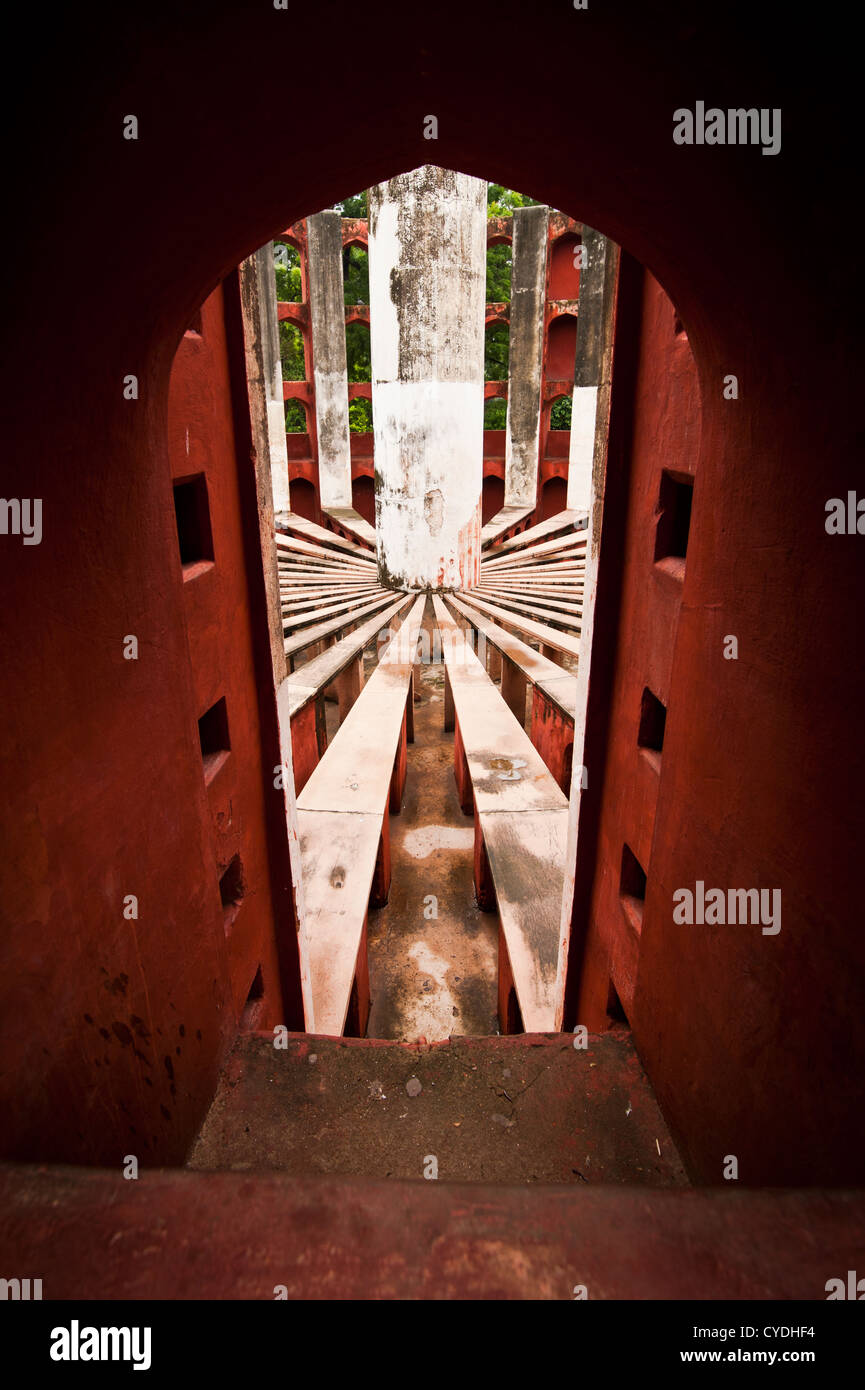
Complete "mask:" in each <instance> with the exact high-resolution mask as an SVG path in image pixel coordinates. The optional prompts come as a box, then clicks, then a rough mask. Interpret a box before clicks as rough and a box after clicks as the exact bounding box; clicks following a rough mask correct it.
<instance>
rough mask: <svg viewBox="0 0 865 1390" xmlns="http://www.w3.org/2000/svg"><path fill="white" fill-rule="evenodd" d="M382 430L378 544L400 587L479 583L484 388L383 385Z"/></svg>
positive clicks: (377, 405) (377, 414)
mask: <svg viewBox="0 0 865 1390" xmlns="http://www.w3.org/2000/svg"><path fill="white" fill-rule="evenodd" d="M373 411H374V419H375V424H376V431H375V433H376V439H375V451H376V452H375V460H376V472H377V474H378V487H377V489H376V499H375V512H376V539H377V546H378V552H379V556H380V558H381V557H383V558H384V563H385V566H386V571H385V573H386V576H388V577H389V579H390V582H392V583H394V584H398V587H400V588H410V589H414V588H420V589H422V588H427V587H432V588H445V589H459V588H467V587H470V586H472V585H473V584H474V583H476V582H477V579H478V577H479V575H478V572H477V571H478V556H479V554H480V495H481V487H482V483H483V443H484V416H483V387H482V386H481V387H480V389H478V387H477V386H475V385H474V384H473V383H471V382H458V381H456V382H454V381H439V382H410V381H393V382H381V383H379V386H378V393H377V395H376V396H375V399H374V405H373Z"/></svg>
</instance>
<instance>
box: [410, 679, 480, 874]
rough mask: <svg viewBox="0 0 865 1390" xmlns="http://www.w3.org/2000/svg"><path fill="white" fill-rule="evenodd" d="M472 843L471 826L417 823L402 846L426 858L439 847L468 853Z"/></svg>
mask: <svg viewBox="0 0 865 1390" xmlns="http://www.w3.org/2000/svg"><path fill="white" fill-rule="evenodd" d="M435 698H436V697H435V696H433V699H435ZM474 843H475V832H474V830H473V828H472V827H471V826H469V828H468V829H467V830H463V829H461V828H460V827H459V826H455V825H419V826H418V827H417V829H416V830H409V831H407V832H406V834H405V836H404V838H403V842H402V847H403V849H404V850H405V851H406V853H407V854H410V855H411V857H412V858H413V859H428V858H429V856H430V855H431V854H435V853H436V851H437V850H440V849H444V850H464V851H465V852H466V853H470V852H471V851H472V850H473V849H474Z"/></svg>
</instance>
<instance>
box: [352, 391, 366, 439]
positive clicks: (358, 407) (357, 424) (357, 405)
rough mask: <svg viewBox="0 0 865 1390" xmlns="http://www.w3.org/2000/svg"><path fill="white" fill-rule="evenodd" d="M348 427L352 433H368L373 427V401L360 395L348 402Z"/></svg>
mask: <svg viewBox="0 0 865 1390" xmlns="http://www.w3.org/2000/svg"><path fill="white" fill-rule="evenodd" d="M348 428H349V430H350V431H351V433H352V434H368V433H369V431H370V430H371V429H372V401H368V400H366V399H365V398H364V397H363V396H358V397H357V399H356V400H353V401H349V403H348Z"/></svg>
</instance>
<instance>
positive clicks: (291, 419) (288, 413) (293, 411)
mask: <svg viewBox="0 0 865 1390" xmlns="http://www.w3.org/2000/svg"><path fill="white" fill-rule="evenodd" d="M306 430H307V425H306V411H305V410H304V408H303V406H302V405H301V403H300V401H286V403H285V432H286V434H306Z"/></svg>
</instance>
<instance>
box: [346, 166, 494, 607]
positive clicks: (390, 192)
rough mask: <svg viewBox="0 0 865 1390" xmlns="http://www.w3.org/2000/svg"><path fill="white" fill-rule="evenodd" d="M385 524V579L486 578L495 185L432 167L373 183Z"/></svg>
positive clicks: (374, 341) (376, 372) (381, 520)
mask: <svg viewBox="0 0 865 1390" xmlns="http://www.w3.org/2000/svg"><path fill="white" fill-rule="evenodd" d="M369 229H370V238H369V269H370V324H371V351H372V378H373V381H372V395H373V425H374V431H375V463H376V532H377V548H378V557H379V568H380V573H381V576H382V579H383V581H384V582H386V583H389V584H392V585H395V586H398V587H400V588H428V587H431V588H445V589H451V588H461V587H462V588H466V587H471V586H472V585H473V584H475V583H476V582H477V578H478V570H479V562H480V499H481V486H482V482H483V356H484V309H485V294H486V289H485V285H486V184H485V183H483V182H482V181H481V180H479V179H474V178H471V177H470V176H468V175H465V174H457V173H453V172H451V171H449V170H445V169H437V168H435V167H433V166H430V165H425V166H423V167H422V168H420V169H414V170H412V171H411V173H408V174H402V175H400V176H399V177H397V178H395V179H391V180H390V181H389V182H388V183H385V184H379V185H378V186H377V187H375V188H373V189H371V190H370V218H369Z"/></svg>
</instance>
